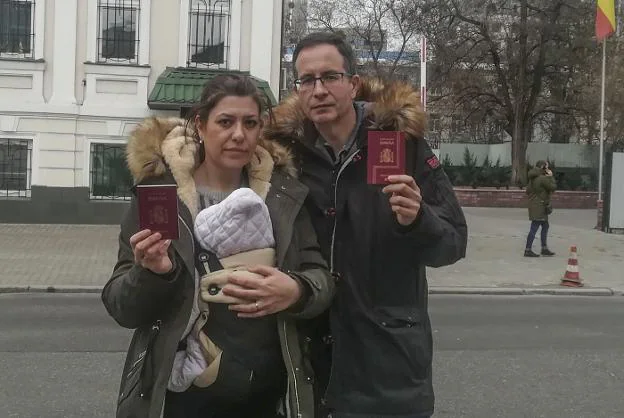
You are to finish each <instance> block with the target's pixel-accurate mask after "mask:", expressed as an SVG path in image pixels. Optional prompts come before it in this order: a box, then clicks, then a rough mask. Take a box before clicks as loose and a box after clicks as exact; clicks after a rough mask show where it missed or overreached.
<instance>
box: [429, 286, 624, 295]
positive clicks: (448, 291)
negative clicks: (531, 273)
mask: <svg viewBox="0 0 624 418" xmlns="http://www.w3.org/2000/svg"><path fill="white" fill-rule="evenodd" d="M429 294H431V295H499V296H536V295H550V296H622V292H616V291H614V290H613V289H610V288H608V287H580V288H569V287H561V288H556V287H548V288H541V287H464V286H444V287H443V286H434V287H430V288H429Z"/></svg>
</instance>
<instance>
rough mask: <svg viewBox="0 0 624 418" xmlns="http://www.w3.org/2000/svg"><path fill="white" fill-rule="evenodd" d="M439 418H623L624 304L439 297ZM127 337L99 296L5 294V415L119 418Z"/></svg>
mask: <svg viewBox="0 0 624 418" xmlns="http://www.w3.org/2000/svg"><path fill="white" fill-rule="evenodd" d="M430 309H431V315H432V322H433V327H434V336H435V340H436V353H435V373H434V380H435V382H434V384H435V387H436V393H437V402H436V405H437V412H436V414H435V417H436V418H437V417H445V418H451V417H452V418H455V417H474V418H477V417H479V418H481V417H488V418H493V417H510V418H525V417H527V418H537V417H545V418H577V417H578V418H600V417H605V418H606V417H608V418H615V417H623V416H624V398H623V397H622V395H623V394H624V322H623V318H624V298H621V297H608V298H583V297H578V296H577V297H569V298H568V297H561V296H559V297H546V296H542V297H529V296H519V297H505V296H494V297H483V296H482V297H468V296H461V297H456V296H433V297H431V302H430ZM129 337H130V333H129V331H127V330H124V329H122V328H120V327H119V326H117V325H116V324H115V323H114V322H113V321H112V320H111V319H110V318H109V317H108V316H107V315H106V313H105V311H104V309H103V307H102V304H101V302H100V300H99V297H98V295H76V294H65V295H63V294H29V295H7V294H5V295H0V376H1V378H0V379H1V380H0V417H2V418H5V417H6V418H12V417H20V418H22V417H24V418H31V417H32V418H35V417H36V418H57V417H58V418H61V417H62V418H86V417H89V418H92V417H93V418H100V417H113V416H114V404H115V397H116V391H117V384H118V377H119V373H120V371H121V365H122V362H123V357H124V352H125V349H126V346H127V344H128V341H129Z"/></svg>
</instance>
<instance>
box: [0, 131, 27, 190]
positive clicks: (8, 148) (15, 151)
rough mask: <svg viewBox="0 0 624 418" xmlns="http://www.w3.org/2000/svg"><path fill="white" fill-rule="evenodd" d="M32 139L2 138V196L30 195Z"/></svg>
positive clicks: (0, 183)
mask: <svg viewBox="0 0 624 418" xmlns="http://www.w3.org/2000/svg"><path fill="white" fill-rule="evenodd" d="M31 173H32V141H30V140H27V139H0V196H3V197H30V185H31Z"/></svg>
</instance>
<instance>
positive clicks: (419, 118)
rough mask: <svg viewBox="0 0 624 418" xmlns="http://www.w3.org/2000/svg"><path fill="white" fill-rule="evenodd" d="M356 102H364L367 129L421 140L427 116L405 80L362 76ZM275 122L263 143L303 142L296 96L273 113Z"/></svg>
mask: <svg viewBox="0 0 624 418" xmlns="http://www.w3.org/2000/svg"><path fill="white" fill-rule="evenodd" d="M355 100H357V101H364V102H367V103H368V104H367V106H366V118H367V123H368V128H369V129H374V130H387V131H391V130H397V131H403V132H405V133H406V134H407V137H408V138H411V139H423V138H424V133H425V125H426V117H425V113H424V111H423V108H422V105H421V102H420V93H419V92H418V90H417V89H415V88H414V87H413V86H412V85H411V84H409V83H407V82H404V81H398V80H397V81H383V80H381V79H378V78H366V77H362V79H361V83H360V88H359V90H358V94H357V97H356V98H355ZM273 115H274V121H273V122H272V123H270V124H268V125H267V126H266V127H265V129H264V138H265V140H274V141H277V142H280V143H283V144H287V143H290V142H292V141H293V140H303V139H304V137H305V133H304V127H305V126H306V123H305V122H306V116H305V114H304V113H303V110H302V109H301V106H300V104H299V98H298V96H297V94H292V95H290V96H289V97H288V98H286V99H285V100H284V101H283V102H282V103H281V104H280V105H279V106H278V107H277V108H276V109H275V110H274V111H273Z"/></svg>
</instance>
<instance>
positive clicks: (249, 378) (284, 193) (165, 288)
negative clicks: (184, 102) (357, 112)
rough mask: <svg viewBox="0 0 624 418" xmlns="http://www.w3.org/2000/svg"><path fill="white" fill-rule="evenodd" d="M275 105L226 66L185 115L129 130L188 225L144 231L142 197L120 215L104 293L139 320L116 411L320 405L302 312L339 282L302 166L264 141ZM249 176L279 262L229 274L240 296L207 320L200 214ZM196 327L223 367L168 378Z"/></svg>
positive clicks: (239, 411)
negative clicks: (182, 383) (300, 176)
mask: <svg viewBox="0 0 624 418" xmlns="http://www.w3.org/2000/svg"><path fill="white" fill-rule="evenodd" d="M265 110H266V109H265V100H264V99H263V96H262V95H261V94H260V92H259V90H258V89H257V88H256V87H255V85H254V84H253V82H252V81H251V80H250V79H249V78H246V77H238V76H220V77H217V78H215V79H213V81H212V82H210V83H209V84H208V85H207V86H206V87H205V89H204V91H203V93H202V96H201V100H200V103H199V105H198V106H197V107H196V109H194V111H193V112H192V114H191V116H190V117H189V120H188V121H187V122H186V123H185V122H184V121H182V120H178V119H149V120H146V121H145V122H144V123H143V124H142V125H140V126H139V127H138V128H137V129H136V130H135V131H134V133H133V135H132V136H131V138H130V139H129V142H128V147H127V160H128V166H129V168H130V171H131V172H132V174H133V176H134V179H135V182H136V183H137V184H170V183H174V182H175V184H176V185H177V194H178V198H179V199H178V200H179V204H178V206H179V222H178V223H179V226H180V228H179V229H180V237H179V239H178V240H175V241H173V242H172V241H170V240H163V239H162V237H161V235H160V234H159V233H152V232H151V231H149V230H142V231H139V228H138V224H139V223H138V207H137V201H136V199H133V200H132V203H131V206H130V209H129V212H128V213H127V215H126V217H125V219H124V220H123V222H122V224H121V232H120V236H119V255H118V261H117V264H116V266H115V268H114V271H113V274H112V277H111V279H110V280H109V282H108V283H107V284H106V286H105V287H104V290H103V293H102V300H103V302H104V305H105V306H106V309H107V310H108V312H109V314H110V315H111V316H112V317H113V318H114V319H115V320H116V321H117V322H118V323H119V324H120V325H122V326H124V327H126V328H136V330H135V332H134V336H133V338H132V342H131V344H130V347H129V350H128V353H127V358H126V362H125V367H124V371H123V376H122V380H121V387H120V391H119V398H118V407H117V417H150V418H151V417H153V418H156V417H160V416H161V412H162V411H163V403H164V417H165V418H177V417H185V418H194V417H203V418H222V417H251V416H253V417H258V418H262V417H276V416H294V417H297V416H298V417H313V415H314V406H313V405H314V403H313V402H314V400H313V396H312V381H313V376H311V370H310V368H309V366H308V364H309V362H308V360H307V358H306V357H305V353H306V351H307V347H306V344H307V343H306V339H305V338H304V337H303V336H302V335H298V332H297V323H296V322H295V320H297V319H305V318H311V317H314V316H316V315H319V314H320V313H321V312H323V311H324V310H325V309H326V308H327V307H328V306H329V304H330V301H331V298H332V296H333V291H334V284H333V280H332V278H331V275H330V273H329V271H328V269H327V266H326V264H325V262H324V261H323V258H322V256H321V254H320V252H319V248H318V244H317V242H316V235H315V233H314V230H313V228H312V225H311V224H310V221H309V218H308V215H307V213H306V212H304V210H303V209H302V204H303V201H304V199H305V197H306V194H307V189H305V186H303V185H301V184H300V183H299V182H298V181H297V180H296V179H294V178H293V177H292V173H294V172H295V170H294V169H293V166H292V163H291V158H290V155H289V154H288V153H287V152H286V151H285V149H283V148H281V147H279V146H278V145H276V144H274V143H271V142H266V143H263V144H258V141H259V136H260V132H261V129H262V125H263V119H262V115H263V113H264V112H265ZM189 127H194V128H189ZM241 187H246V188H250V189H252V190H253V191H254V192H256V193H257V194H258V195H259V196H261V197H262V198H263V199H264V202H265V203H266V206H267V207H268V211H269V214H270V221H271V223H272V226H273V228H272V230H273V233H274V238H275V263H274V264H275V266H276V267H272V266H269V265H259V266H256V267H253V268H249V271H248V272H247V273H246V275H244V276H243V275H240V274H238V275H237V274H236V273H232V274H229V275H228V277H227V282H228V284H226V285H225V286H224V287H223V288H222V289H221V291H222V293H223V294H224V295H225V296H226V297H227V298H230V299H232V300H238V301H239V302H238V303H232V304H217V303H214V304H206V303H203V305H204V306H208V305H209V309H206V311H205V312H202V315H201V320H202V322H201V327H200V326H198V324H200V322H198V317H200V310H201V308H200V307H199V306H200V305H202V300H201V299H202V294H203V292H200V290H199V288H200V283H201V279H202V276H201V274H200V273H199V272H198V270H197V268H196V266H198V265H200V266H201V264H198V263H197V259H198V257H197V253H198V246H197V245H198V244H197V240H196V239H195V238H194V236H193V235H194V234H193V225H194V221H195V219H196V218H197V215H198V213H199V212H200V211H201V210H202V209H204V208H205V207H206V206H210V205H214V204H218V203H219V202H221V201H223V200H224V199H226V198H227V196H228V195H229V194H230V193H231V192H233V191H235V190H237V189H239V188H241ZM239 273H240V272H239ZM227 298H226V299H227ZM204 313H205V314H206V315H205V316H204ZM197 328H201V331H202V332H203V333H204V334H205V335H207V336H208V337H209V338H210V339H209V340H204V341H203V343H204V346H203V347H204V348H206V346H207V345H209V346H211V347H212V349H213V350H216V351H215V352H216V353H217V354H219V355H218V356H217V359H218V361H216V360H215V359H214V358H203V359H202V360H203V361H204V362H205V363H206V364H210V365H211V367H212V366H214V365H216V366H217V370H216V371H215V372H214V373H213V374H212V378H211V379H208V380H207V381H208V382H209V383H206V384H204V385H202V386H203V387H198V386H196V385H192V386H191V387H190V388H188V389H187V390H183V391H178V392H176V391H173V390H169V389H168V387H174V386H176V385H175V384H174V382H172V381H171V376H172V367H173V365H174V359H175V358H176V354H178V355H179V354H180V352H181V351H185V350H186V349H187V347H186V343H187V341H189V335H196V336H197V335H198V334H194V332H195V331H197ZM204 383H205V382H204Z"/></svg>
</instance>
